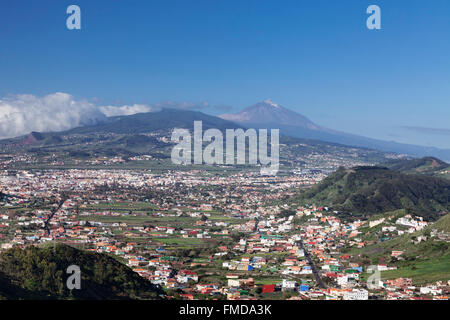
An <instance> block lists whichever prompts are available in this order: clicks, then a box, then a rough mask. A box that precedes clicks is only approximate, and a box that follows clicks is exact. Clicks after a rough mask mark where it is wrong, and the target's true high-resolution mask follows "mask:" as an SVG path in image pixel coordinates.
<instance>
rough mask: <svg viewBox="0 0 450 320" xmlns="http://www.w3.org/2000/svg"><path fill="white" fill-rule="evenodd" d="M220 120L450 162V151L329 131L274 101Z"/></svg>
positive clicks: (268, 101)
mask: <svg viewBox="0 0 450 320" xmlns="http://www.w3.org/2000/svg"><path fill="white" fill-rule="evenodd" d="M274 105H276V106H277V107H276V108H274ZM219 117H221V118H222V119H227V120H232V121H235V122H237V123H239V124H242V125H246V126H247V127H255V128H259V127H262V126H263V127H265V128H269V129H270V128H278V129H280V133H281V134H284V135H289V136H292V137H297V138H299V137H301V138H309V139H317V140H323V141H328V142H334V143H340V144H344V145H348V146H355V147H365V148H370V149H376V150H380V151H385V152H396V153H400V154H402V153H404V154H409V155H411V156H419V157H423V156H435V157H438V158H441V159H445V160H447V161H450V149H441V148H436V147H425V146H418V145H412V144H405V143H398V142H394V141H384V140H379V139H373V138H368V137H364V136H359V135H356V134H351V133H346V132H342V131H338V130H333V129H328V128H325V127H322V126H320V125H318V124H315V123H314V122H312V121H311V120H309V119H308V118H307V117H305V116H304V115H301V114H299V113H298V112H295V111H293V110H290V109H287V108H285V107H282V106H280V105H278V104H276V103H274V102H272V101H271V100H265V101H263V102H259V103H256V104H254V105H252V106H250V107H247V108H245V109H243V110H242V111H241V112H238V113H236V114H222V115H220V116H219Z"/></svg>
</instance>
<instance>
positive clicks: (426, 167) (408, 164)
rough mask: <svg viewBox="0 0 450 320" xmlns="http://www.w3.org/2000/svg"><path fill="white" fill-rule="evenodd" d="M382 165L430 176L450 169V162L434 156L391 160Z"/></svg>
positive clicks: (439, 174) (441, 173) (438, 174)
mask: <svg viewBox="0 0 450 320" xmlns="http://www.w3.org/2000/svg"><path fill="white" fill-rule="evenodd" d="M382 165H383V166H385V167H387V168H389V169H392V170H396V171H400V172H404V173H418V174H425V175H430V176H442V175H443V171H444V170H450V164H448V163H446V162H444V161H442V160H440V159H437V158H434V157H425V158H420V159H411V160H404V159H401V160H400V159H399V160H391V161H388V162H385V163H383V164H382Z"/></svg>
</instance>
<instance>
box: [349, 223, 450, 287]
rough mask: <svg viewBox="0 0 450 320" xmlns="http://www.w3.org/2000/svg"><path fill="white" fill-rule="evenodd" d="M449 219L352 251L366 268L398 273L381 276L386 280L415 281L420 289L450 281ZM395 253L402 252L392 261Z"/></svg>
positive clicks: (385, 273)
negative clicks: (382, 267) (374, 266)
mask: <svg viewBox="0 0 450 320" xmlns="http://www.w3.org/2000/svg"><path fill="white" fill-rule="evenodd" d="M448 239H450V215H449V214H447V215H445V216H443V217H441V218H440V219H439V220H437V221H436V222H434V223H432V224H430V225H429V226H428V227H427V228H425V229H423V230H420V231H417V232H414V233H406V234H404V235H402V236H399V237H396V238H394V239H392V240H389V241H384V242H377V243H375V244H373V245H370V246H367V247H365V248H362V249H355V250H353V251H352V254H353V255H354V256H357V257H359V259H361V261H360V262H364V261H365V264H366V265H369V264H377V263H385V264H388V265H390V266H392V265H393V266H396V267H397V270H390V271H384V272H382V274H381V276H382V278H383V279H393V278H399V277H408V278H412V279H413V281H414V284H416V285H421V284H426V283H430V282H434V281H439V280H443V281H447V280H450V268H449V266H450V244H449V243H448V242H447V241H448ZM393 250H396V251H403V254H402V255H401V256H400V257H399V258H393V257H391V253H392V251H393Z"/></svg>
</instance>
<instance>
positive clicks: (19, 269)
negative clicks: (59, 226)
mask: <svg viewBox="0 0 450 320" xmlns="http://www.w3.org/2000/svg"><path fill="white" fill-rule="evenodd" d="M70 265H77V266H79V267H80V269H81V289H79V290H76V289H74V290H69V289H68V288H67V286H66V281H67V277H68V276H70V274H67V273H66V270H67V267H69V266H70ZM160 293H162V292H160V289H158V288H157V287H155V286H154V285H152V284H151V283H150V282H149V281H147V280H145V279H143V278H142V277H140V276H139V275H138V274H137V273H135V272H134V271H132V270H131V269H130V268H128V267H127V266H125V265H123V264H122V263H120V262H118V261H117V260H115V259H114V258H112V257H110V256H108V255H105V254H98V253H94V252H85V251H81V250H78V249H75V248H73V247H70V246H67V245H62V244H51V245H47V246H43V247H34V246H30V247H27V248H25V249H21V248H18V247H16V248H12V249H9V250H6V251H4V252H2V253H1V254H0V298H3V299H157V298H159V294H160Z"/></svg>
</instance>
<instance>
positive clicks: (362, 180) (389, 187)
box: [300, 167, 450, 220]
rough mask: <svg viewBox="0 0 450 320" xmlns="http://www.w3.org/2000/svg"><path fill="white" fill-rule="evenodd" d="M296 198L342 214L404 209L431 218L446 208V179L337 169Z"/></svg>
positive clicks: (449, 200)
mask: <svg viewBox="0 0 450 320" xmlns="http://www.w3.org/2000/svg"><path fill="white" fill-rule="evenodd" d="M300 201H301V202H303V203H305V204H317V205H323V206H329V207H331V208H332V209H333V210H337V211H340V212H341V213H342V216H343V217H350V216H366V217H368V216H370V215H373V214H376V213H383V212H388V211H395V210H399V209H406V210H407V211H408V212H410V213H414V214H416V215H419V216H422V217H424V218H425V219H427V220H435V219H436V218H437V217H438V216H439V213H440V212H441V211H444V212H448V211H450V181H448V180H446V179H441V178H436V177H428V176H422V175H413V174H404V173H400V172H397V171H393V170H389V169H387V168H382V167H355V168H351V169H345V168H340V169H339V170H337V171H336V172H334V173H333V174H331V175H330V176H328V177H327V178H325V179H324V180H323V181H322V182H320V183H319V184H317V185H315V186H313V187H312V188H310V189H309V190H307V191H305V192H304V193H303V194H301V195H300Z"/></svg>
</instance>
